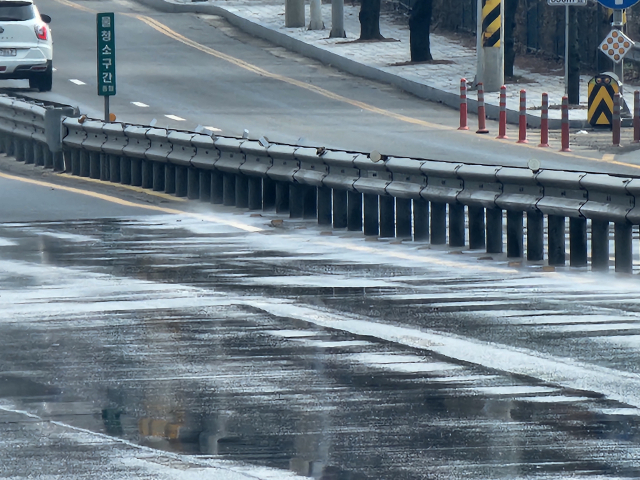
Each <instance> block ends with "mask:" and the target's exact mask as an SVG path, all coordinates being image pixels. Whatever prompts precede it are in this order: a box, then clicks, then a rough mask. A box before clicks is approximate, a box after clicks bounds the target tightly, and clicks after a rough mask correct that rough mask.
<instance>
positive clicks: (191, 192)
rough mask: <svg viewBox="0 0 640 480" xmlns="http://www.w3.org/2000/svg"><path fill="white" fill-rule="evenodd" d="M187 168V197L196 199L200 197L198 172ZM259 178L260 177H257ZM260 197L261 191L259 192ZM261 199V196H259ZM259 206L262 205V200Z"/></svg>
mask: <svg viewBox="0 0 640 480" xmlns="http://www.w3.org/2000/svg"><path fill="white" fill-rule="evenodd" d="M184 168H185V169H186V170H187V198H188V199H189V200H198V199H199V198H200V174H199V173H198V170H196V169H195V168H193V167H184ZM258 180H260V178H258ZM260 196H261V197H262V191H261V192H260ZM260 200H262V198H260ZM260 207H262V202H261V205H260Z"/></svg>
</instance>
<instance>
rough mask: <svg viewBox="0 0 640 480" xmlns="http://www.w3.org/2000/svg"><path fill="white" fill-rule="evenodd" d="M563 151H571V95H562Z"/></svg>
mask: <svg viewBox="0 0 640 480" xmlns="http://www.w3.org/2000/svg"><path fill="white" fill-rule="evenodd" d="M560 151H561V152H570V151H571V149H570V148H569V97H567V96H564V97H562V148H561V149H560Z"/></svg>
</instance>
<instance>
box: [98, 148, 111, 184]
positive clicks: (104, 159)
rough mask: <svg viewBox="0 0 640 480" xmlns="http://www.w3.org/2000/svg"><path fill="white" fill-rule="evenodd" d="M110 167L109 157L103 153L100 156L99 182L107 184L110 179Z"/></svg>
mask: <svg viewBox="0 0 640 480" xmlns="http://www.w3.org/2000/svg"><path fill="white" fill-rule="evenodd" d="M110 168H111V165H110V163H109V155H107V154H105V153H101V154H100V180H101V181H103V182H108V181H109V179H110V178H111V172H110V171H109V169H110Z"/></svg>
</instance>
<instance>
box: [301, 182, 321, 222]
mask: <svg viewBox="0 0 640 480" xmlns="http://www.w3.org/2000/svg"><path fill="white" fill-rule="evenodd" d="M302 218H318V187H315V186H312V185H307V186H306V188H305V189H304V203H303V213H302Z"/></svg>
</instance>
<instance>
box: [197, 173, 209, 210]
mask: <svg viewBox="0 0 640 480" xmlns="http://www.w3.org/2000/svg"><path fill="white" fill-rule="evenodd" d="M196 172H197V174H198V183H199V184H198V192H199V193H200V201H201V202H207V203H210V202H211V172H210V171H209V170H196Z"/></svg>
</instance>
